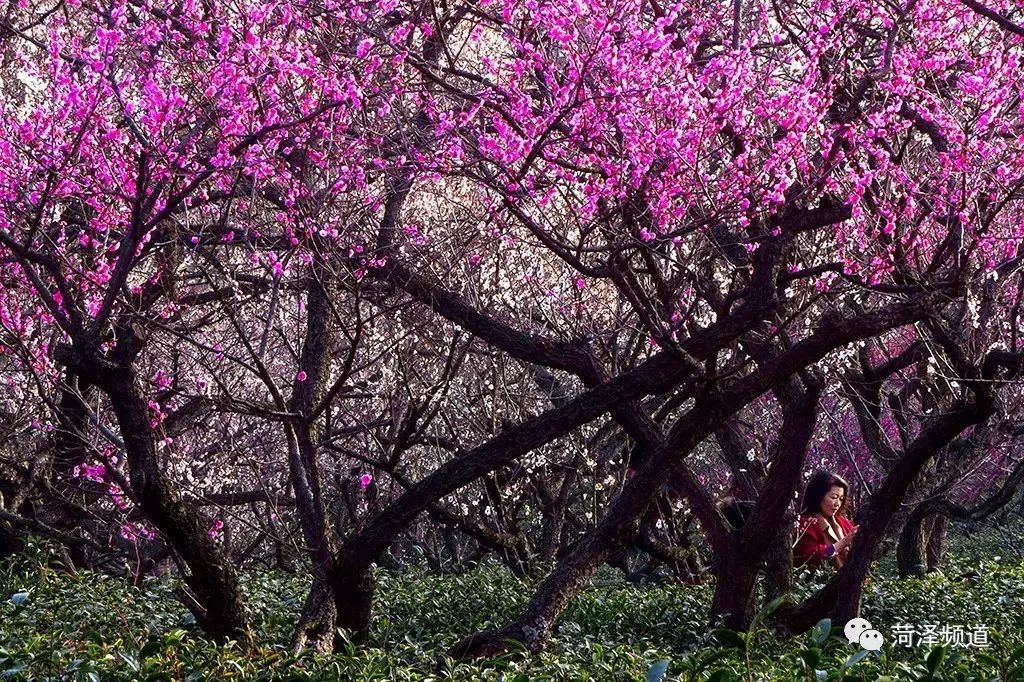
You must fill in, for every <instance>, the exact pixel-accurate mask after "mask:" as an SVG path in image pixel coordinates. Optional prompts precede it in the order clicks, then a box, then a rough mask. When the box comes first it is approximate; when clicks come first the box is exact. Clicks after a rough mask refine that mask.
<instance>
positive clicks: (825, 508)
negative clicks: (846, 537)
mask: <svg viewBox="0 0 1024 682" xmlns="http://www.w3.org/2000/svg"><path fill="white" fill-rule="evenodd" d="M845 497H846V494H845V493H844V492H843V489H842V488H840V487H839V486H837V485H834V486H832V487H831V488H829V491H828V492H827V493H825V497H823V498H822V499H821V513H822V514H824V515H825V516H835V514H836V512H837V511H839V508H840V507H842V506H843V499H844V498H845Z"/></svg>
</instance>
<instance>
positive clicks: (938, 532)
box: [925, 514, 949, 573]
mask: <svg viewBox="0 0 1024 682" xmlns="http://www.w3.org/2000/svg"><path fill="white" fill-rule="evenodd" d="M932 519H933V523H932V527H931V531H930V532H929V533H928V540H927V543H926V544H925V565H926V567H927V571H928V572H929V573H931V572H932V571H936V570H938V569H939V568H940V566H941V564H942V560H943V558H945V556H946V534H947V532H948V531H949V517H947V516H946V515H944V514H936V515H935V516H933V517H932Z"/></svg>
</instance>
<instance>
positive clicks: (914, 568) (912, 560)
mask: <svg viewBox="0 0 1024 682" xmlns="http://www.w3.org/2000/svg"><path fill="white" fill-rule="evenodd" d="M924 521H925V516H924V514H923V511H922V510H921V509H920V508H918V509H915V510H914V511H913V512H912V513H911V514H910V515H909V517H908V518H907V523H906V524H905V525H904V526H903V530H902V531H901V532H900V539H899V542H898V543H897V545H896V570H897V572H898V573H899V576H900V577H901V578H909V577H915V578H920V577H922V576H924V574H925V569H926V568H927V566H926V564H925V553H924V543H925V535H924Z"/></svg>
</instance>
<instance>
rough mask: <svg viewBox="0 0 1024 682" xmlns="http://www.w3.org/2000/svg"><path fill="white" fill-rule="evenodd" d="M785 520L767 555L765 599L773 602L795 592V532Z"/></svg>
mask: <svg viewBox="0 0 1024 682" xmlns="http://www.w3.org/2000/svg"><path fill="white" fill-rule="evenodd" d="M791 528H792V524H791V523H789V522H788V520H785V521H784V522H783V526H782V530H780V531H779V535H778V537H776V538H775V541H774V542H772V544H771V546H770V547H769V548H768V551H767V552H766V554H765V566H764V582H763V585H764V598H765V601H772V600H773V599H776V598H778V597H781V596H782V595H784V594H789V593H790V592H792V591H793V531H792V530H791Z"/></svg>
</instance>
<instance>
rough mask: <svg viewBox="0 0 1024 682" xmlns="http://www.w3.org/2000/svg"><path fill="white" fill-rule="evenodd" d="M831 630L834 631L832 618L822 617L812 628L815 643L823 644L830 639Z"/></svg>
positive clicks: (812, 637)
mask: <svg viewBox="0 0 1024 682" xmlns="http://www.w3.org/2000/svg"><path fill="white" fill-rule="evenodd" d="M830 632H832V619H831V618H822V619H821V620H819V621H818V622H817V623H816V624H815V626H814V627H813V628H812V629H811V639H812V640H813V641H814V643H815V644H817V645H818V646H821V645H822V644H824V643H825V640H826V639H828V635H829V633H830Z"/></svg>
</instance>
